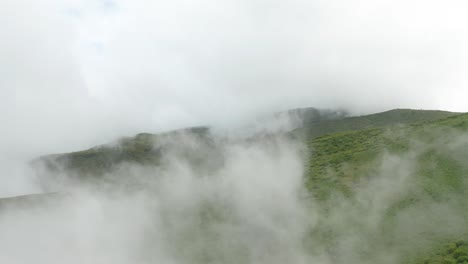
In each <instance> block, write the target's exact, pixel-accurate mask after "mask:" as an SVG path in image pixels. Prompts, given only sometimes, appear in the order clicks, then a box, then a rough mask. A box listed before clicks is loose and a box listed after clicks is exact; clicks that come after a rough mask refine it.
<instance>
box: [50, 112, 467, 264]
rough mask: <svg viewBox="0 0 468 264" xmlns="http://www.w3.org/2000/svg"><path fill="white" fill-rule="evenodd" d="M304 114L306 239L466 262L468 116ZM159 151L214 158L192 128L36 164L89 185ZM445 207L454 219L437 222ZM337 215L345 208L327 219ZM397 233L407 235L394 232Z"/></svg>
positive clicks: (371, 255) (203, 160) (204, 135)
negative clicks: (192, 141) (310, 205)
mask: <svg viewBox="0 0 468 264" xmlns="http://www.w3.org/2000/svg"><path fill="white" fill-rule="evenodd" d="M305 113H306V114H307V115H306V116H307V118H306V120H305V126H304V127H303V128H299V129H296V130H295V131H294V132H293V133H291V134H292V136H293V137H295V138H300V139H303V140H305V142H306V145H307V147H308V151H309V154H310V155H309V156H310V158H309V161H308V162H307V164H306V174H305V185H306V187H307V189H308V190H309V191H310V194H311V196H312V197H313V198H314V200H315V201H317V202H318V203H319V205H320V210H321V218H320V219H319V220H318V224H317V227H318V228H317V229H315V230H314V231H313V232H312V236H311V237H314V239H315V240H317V239H318V240H320V242H321V243H322V244H323V245H325V247H326V249H327V250H328V251H330V253H333V250H334V249H335V248H336V250H341V249H342V248H340V247H339V245H340V244H341V243H342V241H341V240H343V239H344V238H343V236H344V235H343V234H347V233H348V232H350V233H353V232H355V233H356V234H357V235H356V236H357V237H358V238H359V239H360V240H359V241H361V242H362V245H359V246H355V247H356V249H355V250H356V251H357V252H358V253H359V254H361V255H363V256H366V257H367V259H368V262H369V263H379V259H378V258H377V256H378V255H379V254H380V253H382V252H385V251H386V250H387V249H391V248H398V249H400V252H403V253H402V256H400V257H401V258H400V259H399V260H401V263H411V264H414V263H416V264H421V263H424V264H430V263H461V264H466V263H465V261H466V259H465V257H464V256H465V255H463V254H465V253H460V252H461V251H463V252H465V251H466V246H465V245H466V244H463V243H461V242H455V241H458V240H466V237H465V236H466V234H468V193H467V192H466V188H467V184H468V162H467V161H468V136H466V138H467V140H464V138H465V134H467V132H468V114H458V113H450V112H443V111H423V110H409V109H396V110H391V111H387V112H383V113H378V114H373V115H368V116H359V117H346V118H345V117H343V116H333V115H332V117H331V118H329V116H328V117H327V116H320V115H319V113H318V112H315V111H312V112H311V111H309V112H307V111H305ZM181 133H182V134H183V133H189V134H190V135H192V136H195V137H197V138H199V139H202V140H201V142H202V143H201V144H200V145H195V146H190V145H189V144H186V143H184V141H181V140H180V138H179V139H178V140H176V141H170V140H169V142H170V143H167V142H168V141H167V139H168V138H171V137H173V136H174V135H180V134H181ZM250 140H255V139H250ZM465 141H466V143H465ZM207 150H208V151H207ZM167 151H176V152H177V153H179V154H180V157H184V158H185V159H187V160H189V161H190V162H192V163H193V164H209V162H210V161H212V160H216V159H217V158H219V156H220V155H218V154H219V153H218V152H217V151H216V148H215V147H214V146H213V142H212V140H211V139H210V136H209V131H208V129H207V128H192V129H189V130H187V131H176V132H170V133H166V134H159V135H153V134H138V135H136V136H135V137H131V138H125V139H122V140H120V141H118V142H116V143H114V144H110V145H103V146H99V147H96V148H92V149H89V150H85V151H78V152H73V153H68V154H63V155H54V156H49V157H44V158H43V160H45V161H46V162H48V166H49V167H51V168H53V169H58V167H57V165H56V164H59V165H61V166H64V167H65V169H66V170H71V171H75V172H78V175H80V177H81V176H82V175H87V176H86V177H96V176H97V175H100V174H102V173H105V172H108V171H110V170H112V168H114V167H115V166H117V165H119V164H122V163H136V164H143V165H152V166H158V165H160V164H161V161H162V159H163V158H164V155H165V153H166V152H167ZM200 153H204V154H203V155H200ZM392 157H397V161H398V162H396V163H394V164H392V163H390V165H385V162H387V161H388V160H389V159H390V161H391V158H392ZM406 161H407V163H408V164H410V165H407V164H406V163H405V162H406ZM385 166H387V167H385ZM403 166H410V167H409V168H405V167H403ZM194 167H196V166H194ZM402 170H403V171H405V170H407V171H409V174H410V177H409V178H408V180H407V182H405V184H403V185H402V186H399V187H398V188H402V189H403V190H402V191H401V193H400V192H397V195H395V196H396V198H392V199H390V200H389V202H388V204H386V205H385V207H384V208H383V209H382V210H383V211H382V212H379V216H382V218H381V219H378V220H375V221H373V222H372V224H375V227H372V228H370V227H369V226H368V224H369V223H367V222H366V221H365V219H366V217H367V218H370V217H372V214H373V213H375V212H373V211H372V202H373V201H372V200H371V201H368V202H369V203H370V205H369V204H365V203H362V200H366V199H368V198H369V195H370V194H366V192H370V193H372V192H375V194H374V195H375V196H376V197H377V198H378V197H380V196H379V195H380V193H379V190H373V189H372V188H376V189H377V188H383V189H385V184H393V183H394V181H397V180H398V177H397V176H398V174H401V173H402V172H401V171H402ZM383 176H385V177H386V178H385V179H386V180H387V182H384V183H381V185H382V184H383V185H384V186H381V185H378V183H379V182H377V183H376V179H379V177H383ZM392 177H394V178H392ZM393 180H394V181H393ZM405 188H406V189H405ZM393 191H398V190H393ZM365 195H368V196H365ZM363 197H364V198H363ZM370 197H371V198H372V196H370ZM343 204H344V205H343ZM447 205H450V210H453V211H448V213H447V212H445V211H444V212H442V211H441V210H442V209H444V208H445V209H446V207H447ZM339 206H344V207H342V208H338V209H336V207H339ZM441 208H442V209H441ZM337 210H338V211H337ZM339 210H341V211H339ZM210 212H211V211H210ZM338 212H339V213H340V214H339V215H337V214H338ZM343 212H345V213H344V214H343ZM450 213H455V214H457V217H459V218H460V219H462V220H460V219H458V218H457V219H458V220H457V221H458V222H456V223H455V224H453V223H452V224H450V221H449V220H451V219H450V215H449V214H450ZM215 215H216V214H215ZM206 217H208V218H210V217H211V216H210V215H208V216H205V215H204V216H203V218H206ZM418 217H419V218H421V219H419V218H418ZM212 218H214V217H212ZM341 218H344V219H341ZM407 219H418V220H417V221H419V222H418V224H417V225H414V226H413V225H412V224H411V221H413V220H411V221H409V220H407ZM405 221H406V222H405ZM408 221H409V222H408ZM414 221H416V220H414ZM460 222H461V223H462V224H460ZM463 223H464V224H463ZM406 225H408V226H411V228H408V230H406V229H404V228H402V226H403V227H406ZM450 225H456V226H450ZM431 228H432V229H431ZM348 230H349V231H348ZM402 230H404V231H402ZM312 242H313V241H312ZM312 242H311V243H312ZM315 242H316V241H315ZM460 243H461V244H460ZM312 244H314V243H312ZM453 245H455V246H453ZM311 250H313V248H311ZM378 253H379V254H378Z"/></svg>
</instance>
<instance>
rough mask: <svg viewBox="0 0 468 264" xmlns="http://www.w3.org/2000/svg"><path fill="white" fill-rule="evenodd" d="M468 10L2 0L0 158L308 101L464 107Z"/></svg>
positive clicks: (238, 117) (392, 4)
mask: <svg viewBox="0 0 468 264" xmlns="http://www.w3.org/2000/svg"><path fill="white" fill-rule="evenodd" d="M466 7H467V4H466V3H465V2H464V1H460V0H451V1H448V2H444V3H441V2H439V1H432V0H431V1H421V0H412V1H383V0H379V1H370V0H360V1H353V2H349V1H319V0H316V1H302V0H292V1H277V0H274V1H263V0H255V1H244V0H242V1H234V0H226V1H214V0H202V1H197V2H193V1H186V0H174V1H160V0H158V1H145V0H135V1H126V0H114V1H97V0H96V1H95V0H86V1H76V0H65V1H59V0H46V1H41V2H40V3H39V2H36V1H30V0H18V1H2V2H1V3H0V22H1V23H0V34H1V36H2V41H1V42H0V57H1V58H2V60H1V62H0V72H1V75H0V124H1V129H2V137H1V138H0V146H1V148H2V151H1V152H2V153H0V155H1V156H3V158H2V159H1V160H6V159H8V160H9V159H11V157H15V159H16V158H17V159H23V160H24V159H27V158H33V157H36V156H38V155H39V154H46V153H54V152H66V151H73V150H77V149H82V148H86V147H91V146H94V145H96V144H100V143H104V142H107V141H110V140H112V139H114V138H117V137H120V136H123V135H130V134H134V133H138V132H157V131H162V130H167V129H172V128H178V127H185V126H191V125H205V124H209V125H210V124H214V125H220V126H227V125H228V124H231V123H235V122H242V121H244V120H246V119H249V118H251V117H254V116H257V115H262V114H265V113H270V112H276V111H280V110H285V109H289V108H293V107H301V106H315V107H320V108H335V107H339V108H345V109H349V110H350V111H351V112H352V113H368V112H372V111H379V110H386V109H389V108H395V107H410V108H442V109H449V110H456V111H466V110H467V109H466V103H465V101H464V100H463V99H464V98H465V97H466V91H467V89H466V87H465V86H466V84H467V80H466V77H465V72H466V69H467V67H466V66H467V65H466V61H468V60H467V52H466V47H467V46H468V45H466V44H468V41H467V37H468V32H467V29H466V27H465V26H464V25H465V24H466V22H467V21H466V16H465V14H464V12H463V11H464V10H466ZM7 157H8V158H7Z"/></svg>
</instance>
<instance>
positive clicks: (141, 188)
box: [0, 131, 468, 264]
mask: <svg viewBox="0 0 468 264" xmlns="http://www.w3.org/2000/svg"><path fill="white" fill-rule="evenodd" d="M466 138H467V137H466V135H464V134H460V133H459V132H457V131H452V132H450V133H448V134H447V136H440V139H439V140H436V141H434V142H426V141H421V140H420V139H417V138H414V139H410V141H412V143H411V144H410V148H409V149H408V150H406V151H403V152H401V153H395V152H390V151H383V152H382V153H379V154H378V155H377V156H376V159H375V164H376V169H375V170H371V172H370V174H369V175H366V176H365V177H363V178H362V180H361V181H360V182H357V183H356V184H355V185H354V187H353V188H354V191H356V194H355V195H353V196H351V197H349V196H346V195H344V193H341V192H339V191H338V190H337V191H336V192H335V193H333V194H332V197H331V199H329V200H328V201H327V202H326V203H323V202H319V201H317V200H315V198H314V195H313V193H312V195H311V193H310V192H309V191H308V190H306V188H305V185H304V181H305V178H304V175H305V170H306V168H307V167H306V166H305V161H306V160H307V159H308V158H309V157H308V155H309V152H308V151H306V149H305V148H304V146H303V145H302V143H300V142H298V141H296V140H291V139H290V138H289V137H284V136H273V134H270V135H269V136H268V135H266V134H263V136H261V137H260V138H257V139H256V140H254V141H248V140H247V141H246V140H244V139H241V140H239V139H238V138H233V137H230V138H229V139H226V138H220V137H219V136H215V141H214V143H215V144H214V145H210V146H211V147H204V144H206V142H205V141H204V139H200V138H199V137H194V136H193V135H190V134H185V133H182V134H179V135H175V136H170V137H167V138H165V139H163V140H162V141H161V140H160V141H158V144H174V145H173V146H175V149H172V148H171V149H169V150H168V151H165V152H164V156H163V161H162V163H161V164H160V165H159V166H157V167H154V166H143V165H136V164H134V163H121V164H115V167H114V168H113V169H112V170H111V171H109V172H108V173H107V174H105V175H103V176H101V177H102V179H103V180H102V181H101V180H92V179H91V180H90V178H86V177H83V178H81V179H78V180H76V178H75V180H69V181H67V180H63V179H62V180H57V178H54V179H55V182H54V183H55V185H51V186H52V187H49V189H48V191H49V192H50V191H53V192H52V193H49V194H47V195H42V196H33V197H24V198H15V199H16V200H14V201H8V200H3V201H1V202H0V234H1V236H0V260H1V261H2V262H6V263H38V264H40V263H83V262H85V263H104V264H105V263H123V264H127V263H175V264H178V263H256V264H258V263H285V262H290V263H318V264H328V263H330V264H331V263H389V264H390V263H401V262H402V261H404V260H407V259H408V257H411V256H414V254H415V253H417V252H420V251H421V252H426V251H427V250H428V249H430V248H431V247H432V246H433V245H434V244H435V243H437V241H439V239H451V238H453V237H457V236H458V235H460V234H463V233H466V232H467V231H468V230H467V229H466V225H465V223H466V219H467V217H468V215H467V214H466V210H463V208H466V203H465V202H464V201H463V199H462V200H460V199H459V198H460V196H457V195H456V194H455V193H452V194H451V193H448V194H447V196H445V197H444V198H442V199H439V200H437V199H436V200H434V199H431V198H430V197H429V196H416V197H419V198H417V199H418V200H417V202H416V203H410V204H408V205H406V206H403V207H401V209H399V210H398V211H394V209H395V206H397V207H398V206H401V201H402V200H403V201H404V200H405V199H407V198H408V197H410V198H411V197H412V195H414V194H418V193H421V191H423V189H421V188H422V187H421V186H420V185H418V184H417V178H416V174H417V173H416V172H417V170H420V169H421V168H420V167H419V166H420V163H419V162H418V160H419V159H420V158H421V157H422V155H424V153H425V152H426V151H427V150H428V149H429V148H433V147H436V148H435V149H437V151H440V152H443V153H445V152H450V153H453V154H454V155H456V156H458V154H457V153H459V152H460V151H462V152H463V149H464V148H466V145H467V143H466V142H468V141H467V140H466ZM210 144H211V143H210ZM192 151H193V152H194V153H198V154H199V155H200V157H201V159H198V158H197V157H195V158H196V160H195V161H194V160H192V159H193V156H191V154H193V152H192ZM312 155H313V153H312ZM205 157H206V158H205ZM213 157H217V158H213ZM462 157H464V156H460V158H462ZM461 164H464V163H461ZM463 166H465V167H466V165H463ZM51 173H53V172H49V174H47V176H50V174H51ZM69 173H71V172H69ZM71 176H73V175H71V174H67V173H65V174H63V173H62V172H61V173H59V177H71ZM330 177H333V176H332V175H330ZM70 179H71V178H70ZM57 183H59V184H57ZM467 184H468V182H464V183H462V186H458V187H459V188H466V187H467V186H466V185H467ZM457 197H458V198H457ZM463 197H465V196H463Z"/></svg>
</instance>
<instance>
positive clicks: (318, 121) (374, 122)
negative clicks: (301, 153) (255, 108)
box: [296, 109, 458, 138]
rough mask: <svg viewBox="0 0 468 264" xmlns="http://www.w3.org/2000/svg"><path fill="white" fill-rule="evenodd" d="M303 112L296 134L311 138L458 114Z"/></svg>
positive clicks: (405, 111)
mask: <svg viewBox="0 0 468 264" xmlns="http://www.w3.org/2000/svg"><path fill="white" fill-rule="evenodd" d="M303 112H304V113H305V114H303V117H304V127H303V128H299V129H297V131H296V133H301V134H305V135H307V137H309V138H315V137H318V136H321V135H326V134H331V133H336V132H343V131H350V130H361V129H367V128H378V127H385V126H392V125H408V124H414V123H420V122H427V121H434V120H438V119H444V118H447V117H450V116H454V115H457V114H458V113H453V112H447V111H437V110H413V109H394V110H390V111H386V112H382V113H377V114H371V115H365V116H351V117H345V116H340V115H334V117H335V118H317V114H314V113H315V112H314V111H312V113H310V111H303Z"/></svg>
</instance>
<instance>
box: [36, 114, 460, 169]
mask: <svg viewBox="0 0 468 264" xmlns="http://www.w3.org/2000/svg"><path fill="white" fill-rule="evenodd" d="M457 114H458V113H453V112H446V111H431V110H411V109H395V110H391V111H387V112H383V113H377V114H372V115H366V116H355V117H346V115H345V114H344V113H341V112H337V111H330V110H328V111H320V110H318V109H315V108H302V109H294V110H290V111H288V112H287V115H288V116H289V117H291V118H294V119H299V120H300V123H301V124H302V125H300V127H298V128H296V129H295V130H294V131H293V132H292V134H291V135H292V136H295V137H302V136H305V138H306V139H307V140H312V139H315V138H316V137H319V136H322V135H326V134H333V133H337V132H343V131H352V130H361V129H368V128H382V127H386V126H393V125H407V124H416V123H422V122H428V121H435V120H439V119H443V118H447V117H450V116H454V115H457ZM187 136H193V137H195V138H197V139H200V140H201V142H203V143H206V144H203V145H204V146H205V147H208V148H212V147H214V142H212V141H213V138H212V137H211V134H210V129H209V128H207V127H197V128H188V129H181V130H177V131H172V132H167V133H163V134H148V133H142V134H138V135H136V136H135V137H131V138H123V139H120V140H118V141H117V142H115V143H113V144H107V145H102V146H97V147H94V148H91V149H88V150H84V151H78V152H73V153H68V154H62V155H51V156H48V157H43V158H41V159H40V161H44V162H45V163H46V164H47V166H48V167H50V168H56V169H59V168H58V167H63V166H64V167H65V168H66V169H69V170H76V171H79V172H80V173H81V174H83V173H84V174H93V173H98V174H99V173H103V172H105V171H106V170H107V169H111V168H112V166H115V165H116V164H119V163H124V162H135V163H141V164H155V165H158V164H159V162H160V160H161V157H162V154H163V152H164V151H165V150H167V149H174V148H176V147H177V148H183V146H180V145H179V144H178V143H177V142H173V141H177V140H178V137H187ZM168 139H170V140H168ZM186 150H188V149H185V151H186ZM193 151H194V152H193V153H192V155H188V156H192V157H195V156H197V155H196V154H197V153H196V151H199V150H197V149H194V150H193ZM200 158H202V159H203V157H200Z"/></svg>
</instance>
